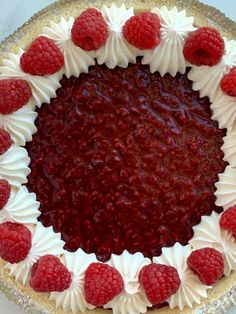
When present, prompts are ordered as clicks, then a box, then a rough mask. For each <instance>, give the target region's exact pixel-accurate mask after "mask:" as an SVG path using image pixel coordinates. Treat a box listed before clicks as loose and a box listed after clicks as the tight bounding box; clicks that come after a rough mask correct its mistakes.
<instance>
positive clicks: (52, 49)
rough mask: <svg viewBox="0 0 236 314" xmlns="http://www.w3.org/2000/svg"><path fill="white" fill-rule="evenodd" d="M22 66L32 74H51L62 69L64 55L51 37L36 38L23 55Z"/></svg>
mask: <svg viewBox="0 0 236 314" xmlns="http://www.w3.org/2000/svg"><path fill="white" fill-rule="evenodd" d="M20 64H21V68H22V70H23V71H24V72H26V73H30V74H32V75H50V74H53V73H56V72H58V71H60V69H61V68H62V67H63V65H64V57H63V54H62V53H61V51H60V49H59V48H58V47H57V46H56V44H55V43H54V42H53V41H52V40H51V39H49V38H47V37H44V36H40V37H38V38H36V39H35V40H34V41H33V42H32V43H31V45H30V47H29V48H28V50H27V51H26V52H25V53H24V54H23V55H22V56H21V59H20Z"/></svg>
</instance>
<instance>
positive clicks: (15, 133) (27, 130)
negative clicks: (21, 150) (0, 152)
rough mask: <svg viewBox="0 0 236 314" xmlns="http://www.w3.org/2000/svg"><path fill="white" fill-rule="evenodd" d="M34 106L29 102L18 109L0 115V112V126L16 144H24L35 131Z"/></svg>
mask: <svg viewBox="0 0 236 314" xmlns="http://www.w3.org/2000/svg"><path fill="white" fill-rule="evenodd" d="M34 109H35V107H34V105H32V104H31V103H28V104H27V105H25V106H23V107H22V108H20V109H19V110H17V111H15V112H13V113H11V114H6V115H2V114H0V127H2V128H3V129H4V130H6V131H7V132H8V133H9V134H10V135H11V138H12V140H13V142H14V143H15V144H16V145H19V146H25V144H26V142H28V141H31V140H32V135H33V134H34V133H35V132H36V131H37V128H36V127H35V125H34V121H35V119H36V118H37V113H36V112H35V111H34Z"/></svg>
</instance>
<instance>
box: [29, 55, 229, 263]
mask: <svg viewBox="0 0 236 314" xmlns="http://www.w3.org/2000/svg"><path fill="white" fill-rule="evenodd" d="M61 83H62V88H61V89H59V90H58V92H57V98H56V99H53V100H52V101H51V104H50V105H44V106H42V108H41V109H38V113H39V117H38V120H37V128H38V132H37V133H36V135H34V137H33V141H32V142H31V143H29V144H28V147H27V148H28V151H29V155H30V157H31V169H32V172H31V174H30V176H29V183H28V187H29V189H30V190H31V191H34V192H36V194H37V197H38V200H39V201H40V202H41V212H42V214H41V216H40V218H39V219H40V221H42V222H43V224H44V225H45V226H49V225H53V226H54V229H55V231H60V232H62V236H63V239H64V240H65V241H66V248H67V249H69V250H72V251H74V250H76V249H77V248H78V247H81V248H83V249H84V250H85V251H86V252H95V253H96V254H97V256H98V258H99V259H101V260H106V259H108V258H109V256H110V254H111V252H115V253H117V254H120V253H121V252H122V251H123V250H124V249H127V250H129V251H130V252H136V251H141V252H143V253H144V254H145V255H146V256H153V255H159V254H160V252H161V248H162V247H163V246H172V245H173V244H174V243H175V242H176V241H179V242H180V243H182V244H186V243H187V242H188V240H189V239H190V238H191V237H192V235H193V230H192V226H193V225H195V224H197V223H199V222H200V218H201V215H209V214H210V213H211V212H212V210H216V211H218V212H219V211H220V210H221V208H217V207H216V206H215V205H214V201H215V197H214V194H213V193H214V191H215V188H214V183H215V182H216V181H217V180H218V173H220V172H222V171H223V170H224V168H225V166H226V163H225V162H224V161H223V160H222V158H223V153H222V151H221V150H220V147H221V146H222V144H223V141H222V137H223V136H224V134H225V132H224V131H222V130H219V129H218V125H217V122H215V121H212V120H211V111H210V106H209V105H210V104H209V101H208V99H207V98H202V99H200V98H199V93H198V92H195V91H193V90H192V87H191V82H190V81H189V80H188V79H187V76H186V75H180V74H178V75H177V76H176V77H175V78H172V77H171V76H170V75H165V76H164V77H163V78H161V77H160V75H159V74H158V73H154V74H151V73H150V71H149V67H148V66H142V65H141V64H140V60H138V62H137V64H135V65H130V66H129V67H128V68H127V69H122V68H116V69H115V70H112V71H111V70H109V69H108V68H107V67H106V66H97V65H96V66H94V67H92V68H91V69H90V71H89V73H88V74H82V75H80V77H79V78H78V79H77V78H74V77H72V78H70V79H66V78H63V80H62V81H61Z"/></svg>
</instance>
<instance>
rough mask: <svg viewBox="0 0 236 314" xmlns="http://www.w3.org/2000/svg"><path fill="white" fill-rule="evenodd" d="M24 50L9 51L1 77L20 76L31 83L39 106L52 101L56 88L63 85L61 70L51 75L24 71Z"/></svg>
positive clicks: (34, 97) (33, 99)
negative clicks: (17, 51)
mask: <svg viewBox="0 0 236 314" xmlns="http://www.w3.org/2000/svg"><path fill="white" fill-rule="evenodd" d="M23 53H24V50H22V49H20V50H19V53H18V54H13V53H9V55H8V57H9V59H4V60H3V61H2V63H3V66H1V67H0V79H7V78H19V79H24V80H26V81H28V82H29V83H30V86H31V89H32V94H33V96H32V98H31V101H32V103H34V104H35V105H37V106H38V107H41V105H42V104H43V103H47V104H49V103H50V99H51V98H53V97H55V96H56V90H57V89H58V88H59V87H60V86H61V85H60V83H59V80H60V78H61V75H62V73H61V71H60V72H58V73H56V74H53V75H50V76H37V75H31V74H28V73H24V72H23V71H22V70H21V67H20V58H21V56H22V54H23Z"/></svg>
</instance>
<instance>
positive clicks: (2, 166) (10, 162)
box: [0, 145, 30, 188]
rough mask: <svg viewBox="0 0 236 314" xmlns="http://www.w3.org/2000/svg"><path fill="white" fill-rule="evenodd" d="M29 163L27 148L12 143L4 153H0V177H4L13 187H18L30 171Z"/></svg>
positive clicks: (24, 181)
mask: <svg viewBox="0 0 236 314" xmlns="http://www.w3.org/2000/svg"><path fill="white" fill-rule="evenodd" d="M29 163H30V158H29V156H28V153H27V150H26V149H25V148H22V147H17V146H14V145H12V146H11V147H10V148H9V149H8V150H7V151H6V152H5V153H4V154H2V155H0V179H5V180H7V181H8V182H9V183H10V185H12V186H13V187H16V188H19V187H20V186H21V185H22V184H23V183H26V182H27V176H28V175H29V173H30V169H29V168H28V165H29Z"/></svg>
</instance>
